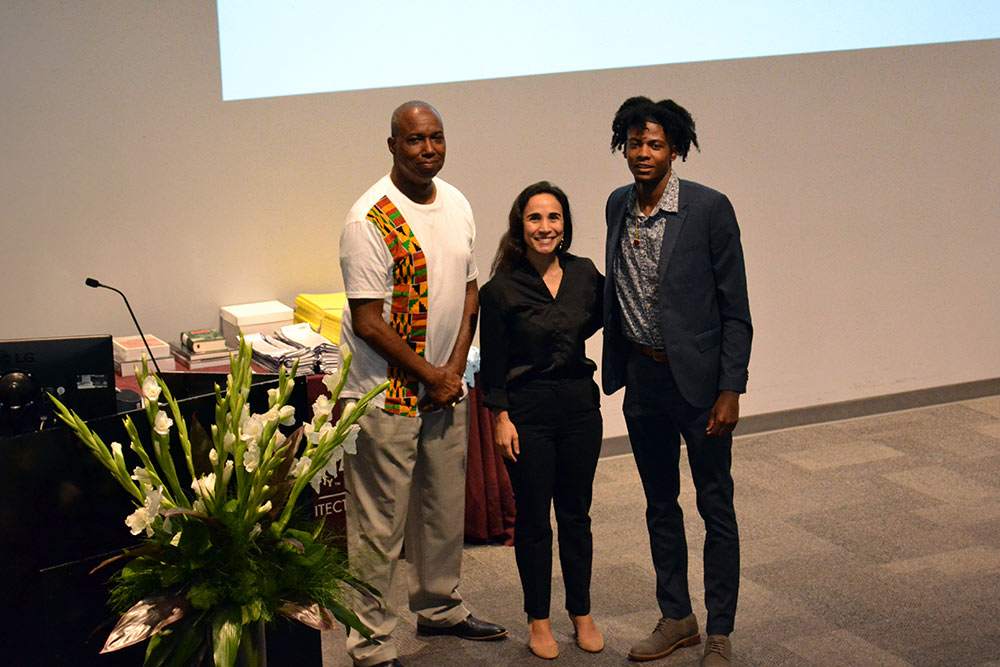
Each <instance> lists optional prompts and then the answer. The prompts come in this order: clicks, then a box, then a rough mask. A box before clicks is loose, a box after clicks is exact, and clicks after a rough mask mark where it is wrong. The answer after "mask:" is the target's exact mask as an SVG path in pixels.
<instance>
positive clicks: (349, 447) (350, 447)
mask: <svg viewBox="0 0 1000 667" xmlns="http://www.w3.org/2000/svg"><path fill="white" fill-rule="evenodd" d="M360 432H361V427H360V426H358V425H357V424H354V425H352V426H351V428H349V429H347V435H346V436H345V437H344V442H343V444H341V445H340V447H341V448H342V449H343V450H344V452H345V453H347V454H352V455H353V454H357V453H358V433H360Z"/></svg>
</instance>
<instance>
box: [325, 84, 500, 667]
mask: <svg viewBox="0 0 1000 667" xmlns="http://www.w3.org/2000/svg"><path fill="white" fill-rule="evenodd" d="M388 144H389V152H390V153H391V154H392V170H391V171H390V172H389V174H388V175H387V176H384V177H383V178H382V179H380V180H379V181H378V182H377V183H376V184H375V185H374V186H372V187H371V188H370V189H369V190H368V191H367V192H366V193H365V194H364V195H362V197H361V198H360V199H359V200H358V201H357V203H355V204H354V206H353V207H352V208H351V211H350V213H349V214H348V216H347V222H346V224H345V225H344V231H343V233H342V234H341V237H340V266H341V271H342V273H343V276H344V286H345V291H346V292H347V300H348V305H349V308H348V309H345V312H344V326H343V330H342V341H341V346H342V348H346V349H345V350H344V351H345V352H346V351H347V350H350V352H352V353H353V355H354V357H353V360H352V362H351V372H350V375H349V377H348V380H347V384H346V385H345V387H344V390H343V392H342V394H341V396H343V397H344V398H348V399H351V398H359V397H361V396H362V395H363V394H364V393H365V392H366V391H367V390H369V389H371V388H372V387H375V386H376V385H378V384H380V383H382V382H384V381H385V380H386V379H388V380H389V382H390V386H389V389H388V391H386V392H385V394H383V395H382V396H381V397H379V398H378V399H377V400H376V401H374V405H377V406H378V408H381V409H374V410H371V411H369V413H368V414H366V415H365V416H364V417H362V419H361V420H360V421H359V422H358V423H359V424H360V425H361V433H360V435H359V437H358V451H357V454H355V455H354V456H353V457H351V456H349V457H347V459H346V463H345V474H346V479H345V482H346V486H347V491H348V493H347V546H348V553H349V555H350V559H351V566H352V567H353V568H354V569H355V570H356V571H357V572H358V574H359V576H360V577H361V579H363V580H365V581H367V582H368V583H369V584H371V585H372V586H374V587H375V588H377V589H378V590H379V591H381V592H382V593H383V594H384V595H386V597H388V593H389V590H390V587H391V585H392V579H393V576H394V573H395V570H396V563H397V561H398V559H399V557H400V553H401V549H402V545H403V539H404V537H405V540H406V561H407V565H408V590H409V603H410V610H411V611H413V613H415V614H416V615H417V617H418V618H417V632H418V633H419V634H423V635H442V634H447V635H455V636H459V637H463V638H465V639H477V640H484V639H499V638H501V637H503V636H505V635H506V634H507V631H506V630H505V629H504V628H502V627H500V626H498V625H495V624H493V623H487V622H485V621H481V620H479V619H477V618H475V617H474V616H472V614H471V613H470V612H469V610H468V609H467V608H466V607H465V605H464V604H463V602H462V597H461V595H459V593H458V582H459V577H460V571H461V565H462V542H463V531H464V518H465V457H466V449H467V442H468V410H469V408H468V401H465V400H463V399H464V398H465V384H464V383H463V381H462V375H463V373H464V371H465V362H466V358H467V356H468V352H469V346H470V344H471V343H472V336H473V333H474V331H475V326H476V313H477V311H478V310H479V298H478V290H477V285H476V278H477V276H478V275H479V272H478V269H477V268H476V262H475V259H474V257H473V247H474V243H475V236H476V229H475V221H474V220H473V217H472V209H471V208H470V206H469V202H468V201H466V199H465V197H464V196H462V193H461V192H459V191H458V190H457V189H455V188H454V187H453V186H451V185H449V184H448V183H445V182H444V181H442V180H439V179H438V178H436V176H437V173H438V172H439V171H440V170H441V167H443V166H444V157H445V140H444V126H443V124H442V122H441V116H440V115H439V114H438V112H437V111H436V110H435V109H434V108H433V107H431V106H430V105H429V104H427V103H426V102H416V101H415V102H407V103H405V104H403V105H401V106H400V107H398V108H397V109H396V110H395V111H394V112H393V114H392V123H391V136H390V137H389V139H388ZM355 611H357V613H358V615H359V616H360V618H361V620H362V621H363V622H364V623H365V625H367V626H368V627H369V628H370V629H371V630H372V633H373V640H374V641H368V640H365V639H364V638H363V637H361V636H360V635H359V634H358V633H357V632H355V631H352V632H351V633H350V634H349V635H348V638H347V650H348V653H349V654H350V655H351V659H352V660H353V661H354V664H355V665H361V666H363V667H369V666H371V665H399V664H401V663H400V662H399V660H398V658H397V651H396V646H395V643H394V642H393V640H392V636H391V635H392V631H393V629H394V628H395V626H396V614H395V611H394V610H393V608H392V606H391V605H389V604H388V600H387V599H384V600H379V601H376V600H374V599H365V600H361V601H360V602H359V603H358V604H357V605H356V606H355Z"/></svg>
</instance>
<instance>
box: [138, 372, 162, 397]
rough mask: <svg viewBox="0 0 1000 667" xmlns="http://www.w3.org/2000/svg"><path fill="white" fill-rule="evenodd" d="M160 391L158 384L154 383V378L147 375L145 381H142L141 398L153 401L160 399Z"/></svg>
mask: <svg viewBox="0 0 1000 667" xmlns="http://www.w3.org/2000/svg"><path fill="white" fill-rule="evenodd" d="M160 391H161V389H160V383H159V382H157V381H156V378H155V377H154V376H152V375H147V376H146V379H145V380H143V381H142V396H143V398H145V399H147V400H150V401H155V400H157V399H159V398H160Z"/></svg>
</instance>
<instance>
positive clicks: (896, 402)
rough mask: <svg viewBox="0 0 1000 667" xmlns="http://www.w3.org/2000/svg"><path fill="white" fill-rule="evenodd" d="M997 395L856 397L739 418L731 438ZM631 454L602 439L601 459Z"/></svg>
mask: <svg viewBox="0 0 1000 667" xmlns="http://www.w3.org/2000/svg"><path fill="white" fill-rule="evenodd" d="M997 394H1000V378H991V379H988V380H974V381H972V382H960V383H958V384H949V385H945V386H941V387H929V388H927V389H915V390H913V391H903V392H899V393H897V394H884V395H882V396H870V397H868V398H856V399H852V400H850V401H838V402H836V403H824V404H822V405H812V406H808V407H804V408H793V409H791V410H778V411H776V412H765V413H762V414H759V415H749V416H746V417H743V418H742V419H740V423H739V425H738V426H737V427H736V432H735V435H736V436H737V437H739V436H745V435H755V434H758V433H767V432H768V431H779V430H781V429H786V428H796V427H799V426H811V425H813V424H822V423H824V422H833V421H840V420H842V419H855V418H857V417H869V416H871V415H879V414H884V413H886V412H899V411H900V410H911V409H913V408H923V407H927V406H929V405H941V404H943V403H954V402H955V401H967V400H969V399H973V398H982V397H983V396H994V395H997ZM631 451H632V448H631V446H630V445H629V441H628V436H625V435H623V436H617V437H614V438H606V439H605V440H604V444H603V447H602V448H601V456H602V457H603V456H617V455H619V454H628V453H630V452H631Z"/></svg>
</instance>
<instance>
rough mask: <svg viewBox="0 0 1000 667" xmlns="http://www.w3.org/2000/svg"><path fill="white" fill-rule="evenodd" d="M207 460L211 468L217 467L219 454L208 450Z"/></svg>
mask: <svg viewBox="0 0 1000 667" xmlns="http://www.w3.org/2000/svg"><path fill="white" fill-rule="evenodd" d="M208 460H209V461H211V462H212V465H213V466H217V465H219V452H217V451H215V450H214V449H210V450H208Z"/></svg>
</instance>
